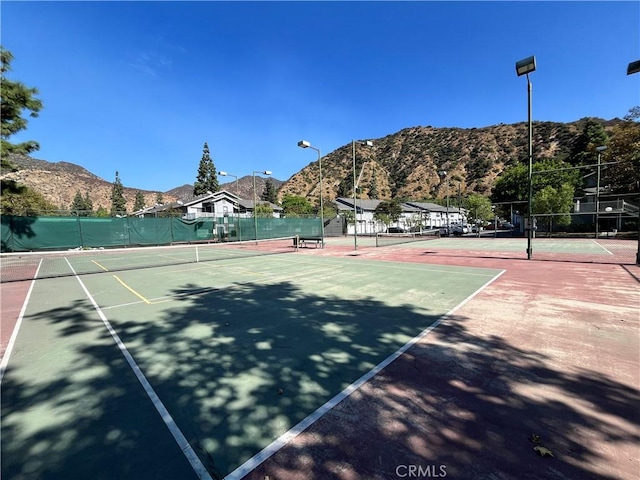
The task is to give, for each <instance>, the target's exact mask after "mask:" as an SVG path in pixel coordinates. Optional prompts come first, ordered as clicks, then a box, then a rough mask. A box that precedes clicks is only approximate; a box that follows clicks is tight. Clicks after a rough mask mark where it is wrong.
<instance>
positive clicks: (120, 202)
mask: <svg viewBox="0 0 640 480" xmlns="http://www.w3.org/2000/svg"><path fill="white" fill-rule="evenodd" d="M126 211H127V201H126V200H125V198H124V187H123V186H122V182H121V181H120V174H119V173H118V172H116V180H115V181H114V182H113V187H112V188H111V216H112V217H115V216H116V215H120V214H123V213H126Z"/></svg>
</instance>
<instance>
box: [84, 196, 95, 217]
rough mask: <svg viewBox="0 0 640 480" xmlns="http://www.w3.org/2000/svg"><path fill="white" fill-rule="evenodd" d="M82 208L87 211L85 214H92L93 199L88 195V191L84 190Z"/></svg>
mask: <svg viewBox="0 0 640 480" xmlns="http://www.w3.org/2000/svg"><path fill="white" fill-rule="evenodd" d="M84 209H85V211H86V212H87V216H91V215H92V214H93V201H92V200H91V197H90V196H89V192H85V195H84Z"/></svg>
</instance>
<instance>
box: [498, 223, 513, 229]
mask: <svg viewBox="0 0 640 480" xmlns="http://www.w3.org/2000/svg"><path fill="white" fill-rule="evenodd" d="M500 228H502V229H503V230H513V228H514V227H513V224H512V223H511V222H502V223H501V224H500Z"/></svg>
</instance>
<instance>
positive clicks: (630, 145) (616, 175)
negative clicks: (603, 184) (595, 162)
mask: <svg viewBox="0 0 640 480" xmlns="http://www.w3.org/2000/svg"><path fill="white" fill-rule="evenodd" d="M639 120H640V107H633V108H632V109H631V110H629V113H628V114H627V115H625V117H624V122H623V123H620V124H618V125H616V126H614V127H613V129H612V131H611V140H610V141H609V148H608V149H607V150H605V152H604V155H603V158H602V161H603V163H604V162H609V161H616V162H618V163H617V164H616V165H610V166H608V167H606V169H603V175H604V176H605V177H606V179H607V182H608V183H609V184H610V185H611V187H612V190H613V191H614V192H619V193H631V192H638V191H640V122H639Z"/></svg>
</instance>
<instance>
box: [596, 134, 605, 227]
mask: <svg viewBox="0 0 640 480" xmlns="http://www.w3.org/2000/svg"><path fill="white" fill-rule="evenodd" d="M606 149H607V147H606V145H602V146H600V147H596V152H598V171H597V175H596V238H598V223H599V221H600V157H601V156H602V152H604V151H605V150H606Z"/></svg>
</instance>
